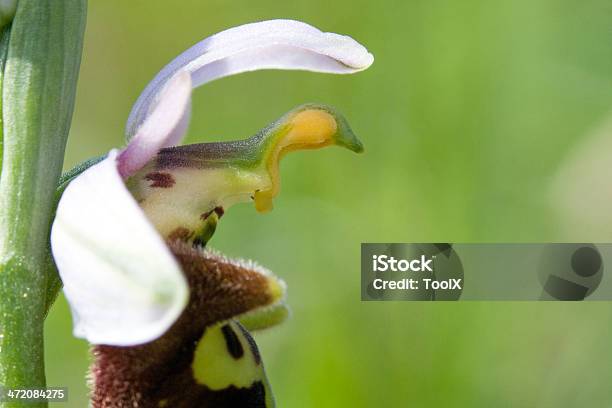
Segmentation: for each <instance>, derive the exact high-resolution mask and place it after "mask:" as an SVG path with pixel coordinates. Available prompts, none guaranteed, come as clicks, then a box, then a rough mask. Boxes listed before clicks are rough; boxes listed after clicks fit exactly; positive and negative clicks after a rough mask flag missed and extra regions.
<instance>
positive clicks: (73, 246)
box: [51, 151, 189, 346]
mask: <svg viewBox="0 0 612 408" xmlns="http://www.w3.org/2000/svg"><path fill="white" fill-rule="evenodd" d="M116 158H117V153H116V151H111V152H110V154H109V155H108V157H107V158H106V159H105V160H103V161H102V162H100V163H98V164H96V165H94V166H92V167H90V168H89V169H88V170H86V171H85V172H83V173H82V174H81V175H80V176H79V177H77V178H76V179H75V180H74V181H72V182H71V183H70V185H69V186H68V187H67V189H66V191H65V192H64V194H63V196H62V198H61V200H60V203H59V206H58V209H57V216H56V218H55V222H54V224H53V229H52V233H51V245H52V250H53V256H54V258H55V262H56V264H57V267H58V269H59V271H60V276H61V278H62V281H63V283H64V293H65V295H66V297H67V299H68V302H69V303H70V307H71V309H72V314H73V319H74V334H75V336H77V337H82V338H85V339H87V340H89V341H90V342H91V343H94V344H109V345H118V346H128V345H135V344H141V343H146V342H149V341H152V340H154V339H156V338H158V337H159V336H161V335H162V334H163V333H164V332H165V331H166V330H167V329H168V328H169V327H170V326H171V325H172V323H174V321H175V320H176V319H177V318H178V316H179V315H180V314H181V312H182V311H183V309H184V307H185V305H186V304H187V300H188V293H189V290H188V287H187V283H186V280H185V277H184V276H183V273H182V271H181V268H180V267H179V265H178V264H177V262H176V260H175V259H174V257H173V255H172V254H171V253H170V251H169V250H168V248H167V246H166V244H165V242H164V241H163V240H162V238H161V237H160V235H159V234H158V233H157V231H156V230H155V229H154V227H153V226H152V225H151V224H150V222H149V221H148V220H147V218H146V216H145V214H144V213H143V211H142V210H141V208H140V207H139V206H138V204H137V203H136V201H135V200H134V199H133V197H132V196H131V195H130V193H129V192H128V190H127V189H126V187H125V185H124V182H123V180H122V178H121V176H120V174H119V172H118V170H117V163H116Z"/></svg>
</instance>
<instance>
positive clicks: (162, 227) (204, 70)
mask: <svg viewBox="0 0 612 408" xmlns="http://www.w3.org/2000/svg"><path fill="white" fill-rule="evenodd" d="M372 62H373V57H372V55H371V54H369V53H368V52H367V50H366V49H365V48H364V47H363V46H361V45H360V44H359V43H357V42H356V41H355V40H353V39H352V38H350V37H347V36H342V35H338V34H334V33H324V32H321V31H319V30H318V29H316V28H314V27H312V26H310V25H308V24H305V23H301V22H297V21H290V20H272V21H264V22H259V23H253V24H247V25H243V26H240V27H236V28H232V29H229V30H226V31H223V32H221V33H218V34H215V35H213V36H211V37H209V38H207V39H205V40H203V41H201V42H199V43H197V44H196V45H194V46H193V47H191V48H189V49H188V50H187V51H185V52H184V53H182V54H181V55H179V56H178V57H177V58H176V59H174V60H173V61H172V62H170V63H169V64H168V65H167V66H166V67H164V68H163V69H162V70H161V71H160V72H159V73H158V74H157V76H156V77H155V78H154V79H153V80H152V81H151V83H149V85H148V86H147V87H146V88H145V90H144V91H143V93H142V94H141V95H140V97H139V98H138V100H137V101H136V104H135V105H134V107H133V109H132V112H131V113H130V115H129V118H128V122H127V126H126V136H127V140H128V144H127V146H126V147H125V148H123V149H120V150H112V151H111V152H110V153H109V154H108V155H107V156H106V157H105V158H104V159H102V160H101V161H99V162H97V163H96V164H94V165H92V166H91V167H89V168H87V169H86V170H85V171H83V172H82V173H80V174H79V175H78V176H76V177H74V179H73V180H72V181H71V182H70V184H69V185H68V187H67V188H66V190H65V192H64V194H63V195H62V198H61V200H60V202H59V205H58V209H57V215H56V219H55V222H54V224H53V228H52V235H51V244H52V250H53V256H54V259H55V262H56V264H57V267H58V270H59V273H60V276H61V278H62V281H63V284H64V293H65V295H66V298H67V299H68V302H69V303H70V307H71V311H72V315H73V321H74V334H75V336H77V337H82V338H85V339H87V340H88V341H90V342H91V343H93V344H94V345H96V347H95V349H94V356H95V362H94V365H93V368H92V375H93V383H94V387H95V388H94V391H93V397H92V398H93V404H94V406H100V407H102V406H109V407H110V406H128V405H129V406H135V405H133V404H138V406H186V405H184V404H189V403H191V404H195V403H196V402H198V403H201V404H204V406H208V405H206V404H213V405H214V404H216V405H214V406H230V405H229V404H234V405H231V406H241V405H240V402H241V401H242V402H245V401H251V402H252V401H255V403H253V404H254V405H249V406H271V405H272V404H273V401H272V396H271V393H270V391H269V387H268V385H267V381H266V379H265V374H264V372H263V367H262V365H261V359H260V357H259V353H258V351H257V347H256V345H255V343H254V341H253V340H252V338H251V336H250V334H249V333H248V331H247V329H248V330H257V329H260V328H264V327H268V326H270V325H273V324H276V323H278V322H280V321H281V320H282V319H283V318H284V317H285V316H286V315H287V309H286V307H285V305H284V296H285V285H284V283H283V282H282V281H281V280H280V279H278V278H276V277H275V276H274V275H272V274H271V273H270V272H269V271H268V270H266V269H265V268H262V267H260V266H258V265H256V264H254V263H252V262H245V261H239V260H231V259H228V258H225V257H223V256H222V255H219V254H217V253H215V252H213V251H211V250H210V249H208V248H206V246H207V243H208V241H209V239H210V237H211V236H212V234H213V233H214V231H215V228H216V226H217V223H218V222H219V220H220V218H221V216H222V215H223V214H224V213H225V212H226V211H227V210H228V208H229V207H230V206H231V205H233V204H235V203H238V202H244V201H254V203H255V207H256V209H257V210H258V211H260V212H263V211H267V210H270V209H271V207H272V199H273V198H274V197H275V196H276V195H277V194H278V192H279V185H280V181H279V174H278V162H279V160H280V159H281V158H282V157H283V156H284V155H285V154H286V153H289V152H291V151H295V150H300V149H315V148H321V147H325V146H328V145H339V146H343V147H345V148H348V149H349V150H352V151H355V152H360V151H362V150H363V147H362V145H361V143H360V142H359V140H358V139H357V138H356V137H355V136H354V134H353V133H352V131H351V129H350V127H349V125H348V123H347V121H346V120H345V119H344V118H343V116H342V115H340V114H339V113H338V112H336V111H335V110H334V109H332V108H330V107H327V106H324V105H318V104H306V105H302V106H300V107H297V108H295V109H293V110H291V111H290V112H288V113H287V114H285V115H284V116H282V117H281V118H280V119H279V120H277V121H276V122H274V123H273V124H271V125H269V126H268V127H266V128H265V129H263V130H262V131H260V132H259V133H258V134H256V135H255V136H253V137H251V138H248V139H244V140H239V141H233V142H217V143H202V144H195V145H189V146H177V145H178V144H179V143H180V141H181V139H182V137H183V135H184V134H185V131H186V129H187V125H188V122H189V116H190V107H191V103H190V96H191V91H192V88H194V87H197V86H199V85H202V84H205V83H208V82H210V81H213V80H215V79H218V78H222V77H225V76H228V75H233V74H238V73H242V72H248V71H254V70H259V69H289V70H308V71H315V72H326V73H336V74H348V73H353V72H357V71H361V70H364V69H366V68H367V67H369V66H370V64H371V63H372ZM203 367H204V368H203ZM117 384H123V385H125V384H127V385H126V386H125V387H127V388H125V387H124V388H122V387H117V386H116V385H117ZM224 404H226V405H224Z"/></svg>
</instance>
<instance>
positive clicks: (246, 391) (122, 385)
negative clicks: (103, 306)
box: [91, 241, 280, 408]
mask: <svg viewBox="0 0 612 408" xmlns="http://www.w3.org/2000/svg"><path fill="white" fill-rule="evenodd" d="M168 245H169V247H170V248H171V249H172V252H173V253H174V255H175V257H176V259H177V260H178V261H179V263H180V265H181V266H182V268H183V271H184V273H185V276H186V278H187V281H188V283H189V288H190V299H189V303H188V305H187V307H186V308H185V310H184V312H183V313H182V315H181V317H180V318H179V319H178V320H177V321H176V322H175V323H174V325H173V326H172V327H171V328H170V329H169V330H168V331H167V332H166V333H165V334H164V335H162V336H161V337H160V338H158V339H156V340H154V341H152V342H149V343H146V344H142V345H138V346H130V347H118V346H107V345H96V346H94V349H93V355H94V363H93V366H92V369H91V383H92V387H93V390H92V406H93V407H94V408H123V407H185V408H186V407H217V408H220V407H270V406H273V399H272V395H271V392H270V388H269V385H268V383H267V380H266V377H265V372H264V370H263V363H262V361H261V357H260V355H259V351H258V349H257V345H256V344H255V341H254V340H253V338H252V337H251V335H250V334H249V332H248V331H247V330H246V329H245V328H244V327H243V326H242V325H240V323H238V322H237V321H235V320H233V318H236V317H239V316H240V315H243V314H245V313H247V312H249V311H252V310H255V309H257V308H261V307H266V306H269V305H271V304H273V303H274V302H277V301H278V300H279V294H278V293H279V288H278V285H279V284H280V282H278V281H276V280H275V278H273V277H272V276H270V275H268V274H266V273H262V271H261V270H258V269H257V267H254V266H251V265H248V264H241V263H239V262H235V261H231V260H229V259H227V258H224V257H222V256H219V255H217V254H214V253H212V252H210V251H204V250H203V249H200V248H194V247H192V246H191V245H189V244H188V243H185V242H183V241H173V242H169V243H168Z"/></svg>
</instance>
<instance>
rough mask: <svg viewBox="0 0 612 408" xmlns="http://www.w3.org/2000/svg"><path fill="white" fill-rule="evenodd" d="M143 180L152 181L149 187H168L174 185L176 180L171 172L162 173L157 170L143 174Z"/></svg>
mask: <svg viewBox="0 0 612 408" xmlns="http://www.w3.org/2000/svg"><path fill="white" fill-rule="evenodd" d="M145 180H148V181H152V182H153V183H151V186H150V187H160V188H170V187H172V186H174V184H175V183H176V181H175V180H174V177H172V174H170V173H162V172H159V171H156V172H152V173H148V174H147V175H146V176H145Z"/></svg>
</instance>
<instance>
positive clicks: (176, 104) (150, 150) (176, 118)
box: [117, 71, 191, 178]
mask: <svg viewBox="0 0 612 408" xmlns="http://www.w3.org/2000/svg"><path fill="white" fill-rule="evenodd" d="M151 106H152V110H151V113H150V115H149V116H148V117H147V118H146V120H145V121H144V122H143V124H142V126H140V127H139V128H138V131H137V132H136V134H135V135H134V137H133V138H132V139H131V140H130V142H129V144H128V146H127V147H126V148H125V149H124V150H123V151H122V152H121V153H120V154H119V157H118V160H117V162H118V165H119V173H120V174H121V176H122V177H123V178H126V177H129V176H131V175H132V174H134V173H135V172H137V171H138V170H140V169H141V168H142V167H143V166H144V165H145V164H147V162H148V161H149V160H151V158H152V157H153V156H154V155H155V154H156V153H157V152H158V151H159V150H160V149H162V148H164V147H169V146H174V145H176V144H178V143H179V142H180V141H181V139H182V138H183V134H184V133H185V131H186V130H187V125H188V124H189V116H190V113H191V76H190V75H189V73H188V72H186V71H179V72H178V73H176V74H175V75H174V77H173V78H171V79H170V81H168V83H167V84H166V85H165V86H164V87H163V88H162V90H161V92H159V94H158V95H156V99H155V100H154V101H153V102H152V105H151Z"/></svg>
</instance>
